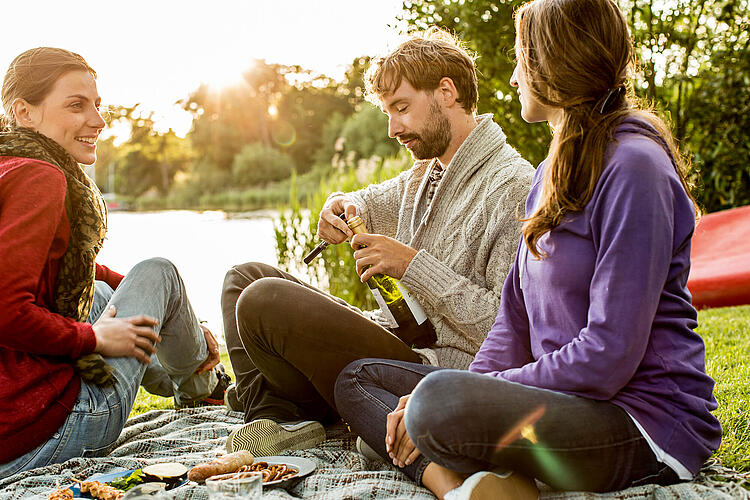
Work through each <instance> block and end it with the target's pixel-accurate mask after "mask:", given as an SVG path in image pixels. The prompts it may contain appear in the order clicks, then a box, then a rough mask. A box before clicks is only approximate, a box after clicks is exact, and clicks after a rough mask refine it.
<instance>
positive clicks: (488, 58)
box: [402, 0, 551, 164]
mask: <svg viewBox="0 0 750 500" xmlns="http://www.w3.org/2000/svg"><path fill="white" fill-rule="evenodd" d="M523 3H525V0H512V1H506V2H497V1H495V0H470V1H464V0H462V1H456V0H406V1H405V2H404V14H403V16H402V19H403V20H405V21H407V22H408V24H409V26H411V27H412V28H414V29H426V28H427V27H428V26H430V25H438V26H442V27H444V28H446V29H448V30H449V31H451V32H452V33H455V34H456V35H457V36H458V37H459V38H460V39H461V40H463V41H464V43H465V44H466V45H467V48H469V49H470V50H471V51H473V52H475V53H476V54H477V59H476V62H477V70H478V73H479V74H478V77H479V78H478V80H479V81H478V83H479V105H478V109H477V111H478V112H479V113H492V114H493V115H494V117H495V120H496V121H497V123H499V124H500V126H501V127H502V128H503V130H504V131H505V133H506V135H507V136H508V142H509V143H510V144H511V145H513V146H514V147H516V148H517V149H519V150H520V151H521V152H522V154H523V156H524V158H526V159H527V160H529V161H530V162H531V163H532V164H536V163H539V162H540V161H541V160H542V159H544V157H545V156H546V154H547V146H548V145H549V141H550V138H551V136H550V132H549V127H547V126H546V125H542V124H535V125H528V124H527V123H526V122H524V121H523V120H522V119H521V105H520V104H519V102H518V99H515V98H514V96H515V95H516V91H515V89H514V88H513V87H511V86H510V76H511V74H512V73H513V67H514V63H513V57H512V52H513V45H514V42H515V36H516V35H515V27H514V25H513V12H514V11H515V10H516V9H517V8H518V7H519V6H520V5H521V4H523Z"/></svg>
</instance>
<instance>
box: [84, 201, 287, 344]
mask: <svg viewBox="0 0 750 500" xmlns="http://www.w3.org/2000/svg"><path fill="white" fill-rule="evenodd" d="M276 217H277V214H276V213H275V212H273V211H262V212H255V213H251V214H250V215H248V216H247V217H244V218H241V219H238V218H228V217H227V215H226V214H225V213H224V212H190V211H167V212H146V213H143V212H139V213H132V212H110V213H109V216H108V231H107V239H106V240H105V242H104V246H103V247H102V250H101V252H100V253H99V257H98V258H97V262H98V263H99V264H103V265H105V266H107V267H109V268H110V269H112V270H113V271H117V272H119V273H122V274H126V273H127V272H128V271H129V270H130V268H132V267H133V266H134V265H135V264H137V263H138V262H140V261H142V260H144V259H148V258H150V257H165V258H167V259H169V260H171V261H172V262H173V263H174V264H175V265H176V266H177V269H179V271H180V274H181V275H182V278H183V280H184V281H185V286H186V288H187V292H188V297H189V298H190V301H191V303H192V304H193V309H194V310H195V313H196V314H197V315H198V317H199V318H201V319H204V320H206V321H207V322H208V327H209V328H210V329H211V331H212V332H213V333H214V334H215V335H216V336H217V338H221V341H222V342H223V330H224V329H223V326H222V317H221V304H220V297H221V286H222V283H223V282H224V274H225V273H226V272H227V270H228V269H229V268H230V267H232V266H233V265H235V264H240V263H243V262H248V261H260V262H266V263H268V264H272V265H276V264H277V259H276V249H275V238H274V232H273V221H274V219H275V218H276Z"/></svg>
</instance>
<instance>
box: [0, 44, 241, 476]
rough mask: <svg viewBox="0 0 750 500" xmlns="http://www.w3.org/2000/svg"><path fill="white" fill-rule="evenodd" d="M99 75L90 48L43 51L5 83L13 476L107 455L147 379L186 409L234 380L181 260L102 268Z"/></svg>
mask: <svg viewBox="0 0 750 500" xmlns="http://www.w3.org/2000/svg"><path fill="white" fill-rule="evenodd" d="M95 77H96V73H95V72H94V70H93V69H91V67H90V66H89V65H88V64H87V63H86V61H85V60H84V59H83V58H82V57H81V56H79V55H78V54H74V53H72V52H69V51H66V50H62V49H55V48H49V47H42V48H37V49H32V50H29V51H26V52H24V53H23V54H21V55H19V56H18V57H16V59H15V60H14V61H13V62H12V63H11V65H10V68H9V69H8V72H7V74H6V75H5V79H4V81H3V87H2V102H3V108H4V110H5V115H6V116H5V117H1V118H2V123H0V130H1V131H0V256H2V257H0V479H2V478H5V477H9V476H11V475H13V474H16V473H18V472H21V471H25V470H28V469H32V468H36V467H41V466H45V465H48V464H51V463H59V462H64V461H65V460H68V459H69V458H72V457H77V456H97V455H103V454H106V453H107V452H108V451H109V448H110V447H111V445H112V444H113V443H114V442H115V440H116V439H117V437H118V436H119V434H120V431H121V430H122V428H123V426H124V424H125V421H126V420H127V418H128V415H129V413H130V410H131V408H132V405H133V401H134V400H135V396H136V393H137V391H138V387H139V385H140V384H141V381H142V380H143V382H144V385H145V386H146V388H147V389H152V390H154V391H156V392H158V393H160V394H161V395H169V396H173V397H174V399H175V404H176V405H177V406H187V405H192V404H195V403H198V402H201V401H204V400H206V399H207V397H208V398H210V397H214V398H218V399H222V397H223V391H224V388H225V386H226V384H227V381H226V375H224V374H223V372H221V371H219V370H213V367H214V366H216V364H217V362H218V349H217V348H216V347H217V345H216V341H215V340H214V339H213V337H212V336H211V335H210V332H208V331H207V330H206V331H202V330H201V328H200V326H199V324H198V321H197V320H196V318H195V315H194V313H193V311H192V308H191V306H190V303H189V302H188V300H187V297H186V295H185V288H184V285H183V283H182V280H181V278H180V276H179V274H178V273H177V271H176V269H175V268H174V266H173V265H172V264H171V263H170V262H168V261H166V260H164V259H151V260H148V261H145V262H142V263H140V264H138V265H136V266H135V267H134V268H133V269H132V270H131V271H130V272H129V273H128V275H127V276H124V277H123V276H122V275H120V274H117V273H115V272H113V271H111V270H109V269H107V268H106V267H104V266H100V265H98V264H96V263H95V262H94V260H95V258H96V255H97V253H98V252H99V249H100V248H101V245H102V241H103V240H104V236H105V234H106V209H105V205H104V201H103V199H102V196H101V193H100V192H99V190H98V189H97V188H96V185H95V184H94V183H93V182H92V181H91V180H90V179H88V178H87V177H86V175H85V174H84V172H83V170H82V168H81V167H80V165H79V164H80V163H82V164H87V165H90V164H92V163H94V161H95V160H96V141H97V138H98V137H99V134H100V133H101V132H102V130H103V128H104V126H105V123H104V120H103V119H102V117H101V115H100V114H99V103H100V98H99V95H98V92H97V87H96V80H95ZM214 351H215V352H214ZM153 354H156V356H155V357H152V355H153ZM157 358H158V359H157ZM82 379H83V380H82ZM165 381H167V382H168V383H167V384H165V383H164V382H165ZM217 402H218V401H217Z"/></svg>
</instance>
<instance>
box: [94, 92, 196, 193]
mask: <svg viewBox="0 0 750 500" xmlns="http://www.w3.org/2000/svg"><path fill="white" fill-rule="evenodd" d="M138 108H139V105H138V104H136V105H135V106H132V107H129V108H128V107H115V108H113V109H112V113H111V114H112V117H111V120H112V121H125V122H127V123H128V124H129V125H130V137H129V138H128V140H127V141H126V142H125V143H123V144H122V145H121V146H120V147H119V148H118V149H117V151H116V153H114V152H113V151H112V150H111V148H107V147H105V148H104V150H103V151H102V152H103V153H105V154H104V155H103V156H101V157H100V158H99V160H100V163H101V164H102V165H103V166H107V167H108V165H109V164H110V163H113V164H114V166H115V188H116V190H117V192H118V193H120V194H124V195H128V196H139V195H141V194H143V193H144V192H146V191H148V190H150V189H152V188H155V189H157V190H158V191H159V192H160V193H161V194H167V193H168V192H169V189H170V187H171V185H172V182H173V180H174V177H175V175H176V174H177V172H179V171H181V170H185V169H186V168H187V166H188V165H189V163H190V161H191V151H190V144H189V142H188V141H186V140H184V139H181V138H179V137H177V135H176V134H175V133H174V131H172V130H171V129H170V130H169V131H167V132H166V133H159V132H157V131H156V130H154V121H153V118H152V114H151V113H148V114H145V115H144V114H143V113H142V112H141V111H140V110H139V109H138ZM106 145H107V143H105V146H106Z"/></svg>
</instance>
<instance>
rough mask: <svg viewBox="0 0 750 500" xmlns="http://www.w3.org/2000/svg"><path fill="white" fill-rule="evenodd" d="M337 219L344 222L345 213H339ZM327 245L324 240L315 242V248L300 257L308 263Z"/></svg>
mask: <svg viewBox="0 0 750 500" xmlns="http://www.w3.org/2000/svg"><path fill="white" fill-rule="evenodd" d="M339 219H341V220H342V221H344V222H346V214H343V213H342V214H340V215H339ZM328 245H329V243H328V242H327V241H325V240H323V241H321V242H320V243H318V244H317V246H316V247H315V248H313V249H312V251H311V252H310V253H309V254H307V255H305V258H304V259H302V262H304V263H305V264H309V263H310V262H312V260H313V259H314V258H315V257H317V256H318V255H319V254H320V252H322V251H323V250H325V249H326V248H328Z"/></svg>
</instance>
